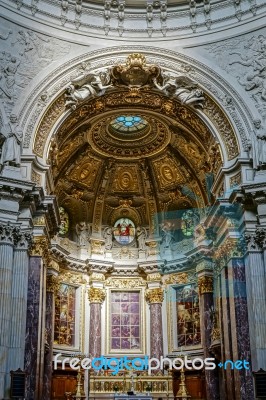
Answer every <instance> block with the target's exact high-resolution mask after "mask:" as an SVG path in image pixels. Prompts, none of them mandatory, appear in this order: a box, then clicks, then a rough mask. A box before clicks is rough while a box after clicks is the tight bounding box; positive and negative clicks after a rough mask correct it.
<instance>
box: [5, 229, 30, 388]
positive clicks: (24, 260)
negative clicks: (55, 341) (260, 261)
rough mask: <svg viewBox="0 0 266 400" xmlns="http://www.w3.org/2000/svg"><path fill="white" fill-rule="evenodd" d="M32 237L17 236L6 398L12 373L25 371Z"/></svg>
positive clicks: (20, 234) (21, 234)
mask: <svg viewBox="0 0 266 400" xmlns="http://www.w3.org/2000/svg"><path fill="white" fill-rule="evenodd" d="M30 241H31V236H30V235H29V234H28V233H24V232H20V233H17V234H16V236H15V249H14V259H13V268H12V293H11V320H10V334H9V350H8V368H7V371H6V385H5V386H6V389H5V390H6V396H8V394H9V389H10V371H11V370H17V369H18V368H20V369H22V370H23V369H24V353H25V335H26V312H27V294H28V270H29V255H28V245H29V242H30Z"/></svg>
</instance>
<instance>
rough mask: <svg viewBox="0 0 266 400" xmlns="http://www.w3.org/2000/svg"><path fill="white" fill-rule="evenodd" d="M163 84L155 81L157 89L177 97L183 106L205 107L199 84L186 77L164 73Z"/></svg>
mask: <svg viewBox="0 0 266 400" xmlns="http://www.w3.org/2000/svg"><path fill="white" fill-rule="evenodd" d="M162 77H163V84H162V85H160V84H159V83H158V82H157V79H156V78H154V79H153V83H154V85H155V87H156V88H157V89H158V90H160V91H162V92H164V93H165V94H166V95H167V96H170V97H172V98H174V97H176V98H177V99H179V100H180V101H181V104H191V105H193V106H199V107H203V101H204V100H205V99H204V94H203V91H202V90H200V89H199V88H198V87H197V83H196V82H195V81H193V80H192V79H190V78H188V77H186V76H184V75H176V76H173V75H171V74H168V73H163V74H162Z"/></svg>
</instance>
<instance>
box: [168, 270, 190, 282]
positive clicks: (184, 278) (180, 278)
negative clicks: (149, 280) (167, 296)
mask: <svg viewBox="0 0 266 400" xmlns="http://www.w3.org/2000/svg"><path fill="white" fill-rule="evenodd" d="M164 283H165V284H175V283H178V284H182V283H184V284H186V283H188V274H187V273H186V272H181V273H179V274H173V275H170V276H168V277H167V278H166V279H165V281H164Z"/></svg>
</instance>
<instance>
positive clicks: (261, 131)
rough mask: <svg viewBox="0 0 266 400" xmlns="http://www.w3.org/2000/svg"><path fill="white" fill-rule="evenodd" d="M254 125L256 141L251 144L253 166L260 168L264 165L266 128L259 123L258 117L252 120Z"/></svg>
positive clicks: (265, 159) (265, 160) (265, 158)
mask: <svg viewBox="0 0 266 400" xmlns="http://www.w3.org/2000/svg"><path fill="white" fill-rule="evenodd" d="M253 124H254V126H255V129H256V130H255V136H256V138H257V141H256V143H254V144H253V162H254V168H261V167H262V165H266V129H265V128H264V127H263V126H262V125H261V120H260V119H255V120H254V121H253Z"/></svg>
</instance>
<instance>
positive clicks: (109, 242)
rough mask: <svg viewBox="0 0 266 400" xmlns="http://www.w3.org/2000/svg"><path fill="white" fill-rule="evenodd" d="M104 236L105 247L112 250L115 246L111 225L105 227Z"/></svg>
mask: <svg viewBox="0 0 266 400" xmlns="http://www.w3.org/2000/svg"><path fill="white" fill-rule="evenodd" d="M103 237H104V239H105V249H106V250H111V248H112V247H113V230H112V228H111V227H110V226H108V227H107V228H105V230H104V232H103Z"/></svg>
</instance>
